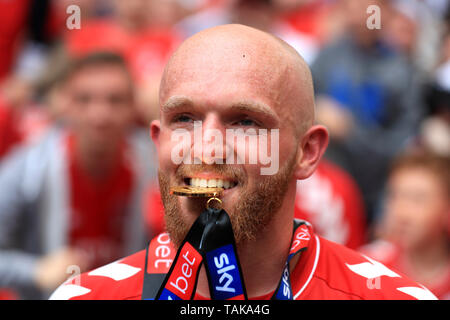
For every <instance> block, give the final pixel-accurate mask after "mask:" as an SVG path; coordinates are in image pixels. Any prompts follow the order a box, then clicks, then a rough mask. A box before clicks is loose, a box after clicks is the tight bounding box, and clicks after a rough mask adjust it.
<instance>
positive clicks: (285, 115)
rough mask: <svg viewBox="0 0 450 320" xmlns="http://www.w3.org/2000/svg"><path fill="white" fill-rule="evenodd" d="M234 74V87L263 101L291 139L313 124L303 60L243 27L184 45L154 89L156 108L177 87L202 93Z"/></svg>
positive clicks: (310, 91)
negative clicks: (249, 89)
mask: <svg viewBox="0 0 450 320" xmlns="http://www.w3.org/2000/svg"><path fill="white" fill-rule="evenodd" d="M229 72H235V73H236V74H237V75H238V76H237V77H236V78H233V81H235V85H249V86H253V87H254V88H256V89H257V90H259V91H260V92H261V93H264V95H265V97H266V98H267V103H268V104H269V105H270V106H271V107H272V108H273V109H274V110H275V112H276V113H277V114H278V116H279V117H280V120H281V121H282V122H283V123H286V122H287V123H290V124H291V125H292V126H293V127H294V128H295V132H296V134H297V136H300V135H301V133H302V132H305V131H306V129H308V128H309V127H310V126H311V125H312V124H313V121H314V93H313V84H312V77H311V72H310V70H309V67H308V65H307V64H306V62H305V61H304V60H303V58H302V57H301V56H300V55H299V54H298V53H297V51H296V50H295V49H294V48H292V47H291V46H290V45H289V44H287V43H286V42H284V41H283V40H281V39H279V38H277V37H275V36H273V35H271V34H268V33H265V32H263V31H260V30H257V29H254V28H251V27H247V26H243V25H223V26H218V27H214V28H210V29H207V30H204V31H201V32H199V33H197V34H195V35H194V36H192V37H190V38H189V39H187V40H186V41H184V42H183V43H182V44H181V46H180V47H179V48H178V50H177V51H176V52H175V53H174V54H173V56H172V57H171V59H170V61H169V62H168V64H167V66H166V68H165V71H164V74H163V77H162V80H161V87H160V105H161V106H162V105H163V104H164V103H165V102H166V100H167V99H168V98H169V97H170V96H171V94H172V91H173V89H175V88H176V87H177V86H179V85H182V83H183V82H195V83H196V85H198V88H199V94H201V90H202V89H203V90H208V86H210V85H211V84H212V83H213V82H214V81H216V82H220V81H221V76H220V75H221V74H223V73H229ZM241 76H242V77H241Z"/></svg>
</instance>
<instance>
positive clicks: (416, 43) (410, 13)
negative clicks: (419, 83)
mask: <svg viewBox="0 0 450 320" xmlns="http://www.w3.org/2000/svg"><path fill="white" fill-rule="evenodd" d="M439 2H440V3H439ZM446 6H448V4H446V3H445V2H442V1H440V0H438V1H436V0H432V1H422V0H391V1H390V2H389V6H387V10H385V11H383V12H382V14H383V17H382V21H383V25H382V29H381V32H382V34H383V37H384V38H385V39H386V41H387V42H388V43H389V44H390V45H391V46H392V47H393V48H394V49H396V50H398V51H399V52H401V53H403V54H405V56H406V57H407V58H408V59H410V61H411V63H413V64H414V67H415V68H417V69H418V70H419V71H421V72H422V73H423V74H424V75H429V73H430V72H431V71H432V69H433V68H434V66H435V65H436V63H437V61H438V59H439V57H438V53H439V46H440V40H441V36H442V32H443V31H444V25H443V23H442V12H445V9H446V8H445V7H446ZM438 8H440V9H438ZM436 9H438V10H436ZM439 11H440V12H439Z"/></svg>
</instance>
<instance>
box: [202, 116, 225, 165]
mask: <svg viewBox="0 0 450 320" xmlns="http://www.w3.org/2000/svg"><path fill="white" fill-rule="evenodd" d="M225 137H226V128H225V126H224V124H223V123H222V121H221V120H220V118H219V117H217V116H216V115H209V116H207V117H205V118H204V120H203V121H198V122H196V123H195V124H194V144H193V150H194V162H195V161H197V162H198V161H201V163H205V164H213V163H215V164H223V163H225V159H226V154H227V151H228V150H227V144H226V141H225V140H226V139H225Z"/></svg>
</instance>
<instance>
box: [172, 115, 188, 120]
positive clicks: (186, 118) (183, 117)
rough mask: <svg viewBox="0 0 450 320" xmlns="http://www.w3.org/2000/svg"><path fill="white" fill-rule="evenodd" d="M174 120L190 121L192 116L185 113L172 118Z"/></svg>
mask: <svg viewBox="0 0 450 320" xmlns="http://www.w3.org/2000/svg"><path fill="white" fill-rule="evenodd" d="M174 121H175V122H191V121H192V118H191V117H189V116H186V115H181V116H178V117H176V118H175V119H174Z"/></svg>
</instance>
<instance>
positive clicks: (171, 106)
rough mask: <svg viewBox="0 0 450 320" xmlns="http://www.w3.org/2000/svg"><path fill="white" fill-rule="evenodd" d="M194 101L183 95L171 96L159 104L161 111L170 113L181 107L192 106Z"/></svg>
mask: <svg viewBox="0 0 450 320" xmlns="http://www.w3.org/2000/svg"><path fill="white" fill-rule="evenodd" d="M193 105H194V103H193V102H192V100H191V99H189V98H188V97H185V96H172V97H170V98H169V99H167V101H166V102H165V103H164V104H163V105H162V106H161V112H162V113H171V112H174V111H176V110H177V109H179V108H181V107H193Z"/></svg>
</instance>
